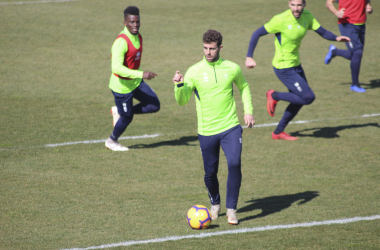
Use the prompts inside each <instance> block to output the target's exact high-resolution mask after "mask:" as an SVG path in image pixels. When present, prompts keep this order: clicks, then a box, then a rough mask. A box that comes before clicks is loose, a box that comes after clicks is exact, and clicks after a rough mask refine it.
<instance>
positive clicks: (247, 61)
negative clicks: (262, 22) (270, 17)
mask: <svg viewBox="0 0 380 250" xmlns="http://www.w3.org/2000/svg"><path fill="white" fill-rule="evenodd" d="M266 34H268V31H267V30H266V29H265V28H264V26H262V27H260V28H258V29H257V30H256V31H255V32H253V34H252V36H251V41H250V42H249V46H248V52H247V58H246V59H245V66H246V67H247V68H248V69H251V68H254V67H256V62H255V60H253V52H254V50H255V48H256V45H257V42H258V41H259V38H260V37H261V36H265V35H266Z"/></svg>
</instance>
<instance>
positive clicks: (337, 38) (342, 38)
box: [336, 36, 351, 43]
mask: <svg viewBox="0 0 380 250" xmlns="http://www.w3.org/2000/svg"><path fill="white" fill-rule="evenodd" d="M336 40H337V41H338V42H344V43H347V42H350V41H351V39H350V38H349V37H347V36H337V37H336Z"/></svg>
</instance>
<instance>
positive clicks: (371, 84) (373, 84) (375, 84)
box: [342, 79, 380, 89]
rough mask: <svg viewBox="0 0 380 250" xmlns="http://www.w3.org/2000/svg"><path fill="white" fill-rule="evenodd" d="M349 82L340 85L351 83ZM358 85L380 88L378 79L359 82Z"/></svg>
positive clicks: (367, 87) (366, 87)
mask: <svg viewBox="0 0 380 250" xmlns="http://www.w3.org/2000/svg"><path fill="white" fill-rule="evenodd" d="M351 84H352V83H351V82H344V83H342V85H351ZM360 85H361V86H362V87H363V88H365V89H376V88H380V79H374V80H370V81H369V83H360Z"/></svg>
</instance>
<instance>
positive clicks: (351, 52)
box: [325, 0, 372, 92]
mask: <svg viewBox="0 0 380 250" xmlns="http://www.w3.org/2000/svg"><path fill="white" fill-rule="evenodd" d="M334 1H335V0H327V1H326V7H327V9H328V10H329V11H331V13H333V14H334V15H335V16H336V17H337V18H338V25H339V30H340V33H341V34H342V35H343V36H348V37H349V38H350V39H351V42H349V43H346V46H347V49H348V50H341V49H337V48H336V47H335V46H334V45H330V47H329V50H328V52H327V55H326V57H325V63H326V64H329V63H330V62H331V59H332V58H334V57H335V56H341V57H343V58H346V59H348V60H350V61H351V65H350V68H351V79H352V84H351V86H350V89H351V90H352V91H355V92H366V90H365V89H364V88H362V87H361V86H360V83H359V72H360V64H361V61H362V57H363V49H364V40H365V21H366V19H367V15H366V13H369V14H371V13H372V7H371V3H370V0H340V1H339V7H338V10H337V9H336V8H335V6H334ZM337 2H338V1H337Z"/></svg>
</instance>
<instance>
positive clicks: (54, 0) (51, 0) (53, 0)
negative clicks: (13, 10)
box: [0, 0, 79, 5]
mask: <svg viewBox="0 0 380 250" xmlns="http://www.w3.org/2000/svg"><path fill="white" fill-rule="evenodd" d="M75 1H79V0H50V1H33V2H5V3H0V5H1V4H31V3H61V2H75Z"/></svg>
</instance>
